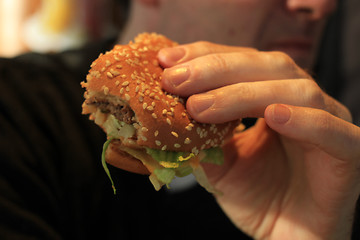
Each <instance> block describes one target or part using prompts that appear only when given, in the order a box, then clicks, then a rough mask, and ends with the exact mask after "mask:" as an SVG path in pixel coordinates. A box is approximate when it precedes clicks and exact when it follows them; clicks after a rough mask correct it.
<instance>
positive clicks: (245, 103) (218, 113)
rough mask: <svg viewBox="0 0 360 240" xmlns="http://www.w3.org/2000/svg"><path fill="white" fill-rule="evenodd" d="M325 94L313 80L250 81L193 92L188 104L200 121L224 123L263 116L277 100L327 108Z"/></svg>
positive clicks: (190, 111)
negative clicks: (266, 109)
mask: <svg viewBox="0 0 360 240" xmlns="http://www.w3.org/2000/svg"><path fill="white" fill-rule="evenodd" d="M325 96H326V95H325V94H324V93H323V92H322V90H321V89H320V88H319V86H318V85H317V84H316V83H315V82H314V81H313V80H309V79H297V80H293V79H292V80H274V81H261V82H247V83H238V84H233V85H229V86H225V87H222V88H218V89H215V90H212V91H208V92H205V93H201V94H195V95H192V96H190V97H189V98H188V100H187V104H186V107H187V111H188V112H189V113H190V115H191V116H192V117H193V118H194V119H195V120H197V121H199V122H208V123H220V122H227V121H232V120H235V119H240V118H246V117H255V118H259V117H263V114H264V111H265V108H266V107H267V106H268V105H270V104H273V103H284V104H291V105H296V106H306V107H312V108H319V109H326V105H325V101H324V98H325ZM334 104H336V101H334Z"/></svg>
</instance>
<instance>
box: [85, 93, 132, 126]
mask: <svg viewBox="0 0 360 240" xmlns="http://www.w3.org/2000/svg"><path fill="white" fill-rule="evenodd" d="M86 104H87V105H93V106H96V107H97V108H99V109H100V111H101V112H102V113H109V114H112V115H114V117H115V118H116V119H118V120H119V121H121V122H125V123H127V124H133V123H135V121H134V116H135V114H134V112H133V110H132V109H131V108H130V107H129V105H127V104H125V103H121V102H118V103H111V102H109V101H107V100H105V99H98V98H96V97H94V98H90V99H88V100H87V101H86Z"/></svg>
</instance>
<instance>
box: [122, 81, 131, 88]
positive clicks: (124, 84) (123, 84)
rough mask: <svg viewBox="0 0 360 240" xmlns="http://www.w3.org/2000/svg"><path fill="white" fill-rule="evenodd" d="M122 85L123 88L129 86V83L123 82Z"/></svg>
mask: <svg viewBox="0 0 360 240" xmlns="http://www.w3.org/2000/svg"><path fill="white" fill-rule="evenodd" d="M121 85H122V86H123V87H125V86H127V85H129V81H125V82H123V83H122V84H121Z"/></svg>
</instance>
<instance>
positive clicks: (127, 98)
mask: <svg viewBox="0 0 360 240" xmlns="http://www.w3.org/2000/svg"><path fill="white" fill-rule="evenodd" d="M125 99H126V101H129V100H130V95H129V94H127V93H125Z"/></svg>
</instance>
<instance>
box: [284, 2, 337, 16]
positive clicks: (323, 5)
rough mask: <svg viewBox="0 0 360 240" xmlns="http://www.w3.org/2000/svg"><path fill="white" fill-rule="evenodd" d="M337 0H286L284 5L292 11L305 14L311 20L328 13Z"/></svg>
mask: <svg viewBox="0 0 360 240" xmlns="http://www.w3.org/2000/svg"><path fill="white" fill-rule="evenodd" d="M336 5H337V0H287V2H286V7H287V8H288V10H289V11H291V12H294V13H299V14H300V13H301V14H303V15H307V17H308V18H310V19H311V20H320V19H322V18H325V17H327V16H328V15H330V14H331V13H332V12H333V11H334V10H335V9H336Z"/></svg>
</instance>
